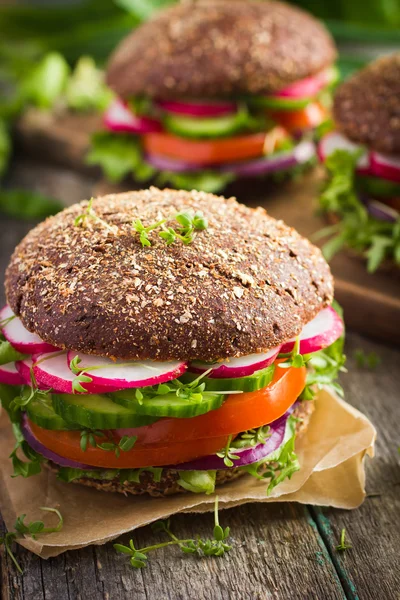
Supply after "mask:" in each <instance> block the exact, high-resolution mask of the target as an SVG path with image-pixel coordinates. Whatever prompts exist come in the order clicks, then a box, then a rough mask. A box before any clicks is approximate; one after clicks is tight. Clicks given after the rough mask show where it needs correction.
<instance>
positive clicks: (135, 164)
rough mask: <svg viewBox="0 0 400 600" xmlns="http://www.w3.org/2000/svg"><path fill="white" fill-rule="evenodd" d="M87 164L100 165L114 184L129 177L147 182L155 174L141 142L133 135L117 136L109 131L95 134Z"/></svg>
mask: <svg viewBox="0 0 400 600" xmlns="http://www.w3.org/2000/svg"><path fill="white" fill-rule="evenodd" d="M86 162H87V164H89V165H99V166H100V167H101V168H102V170H103V171H104V174H105V176H106V177H107V179H109V180H110V181H112V182H113V183H118V182H119V181H122V179H124V178H125V177H127V176H128V175H132V176H133V177H134V178H135V179H137V180H138V181H146V180H147V179H150V178H151V177H153V175H154V174H155V169H154V168H153V167H152V166H150V165H148V164H147V163H145V162H144V160H143V157H142V150H141V147H140V141H139V139H138V138H137V137H135V136H133V135H121V134H119V135H115V134H113V133H112V132H108V131H100V132H97V133H95V134H94V135H93V136H92V141H91V148H90V151H89V153H88V154H87V156H86Z"/></svg>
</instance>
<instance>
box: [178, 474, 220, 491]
mask: <svg viewBox="0 0 400 600" xmlns="http://www.w3.org/2000/svg"><path fill="white" fill-rule="evenodd" d="M215 476H216V471H179V479H178V483H179V485H180V486H181V487H183V488H184V489H185V490H188V491H189V492H193V493H195V494H212V493H213V492H214V490H215Z"/></svg>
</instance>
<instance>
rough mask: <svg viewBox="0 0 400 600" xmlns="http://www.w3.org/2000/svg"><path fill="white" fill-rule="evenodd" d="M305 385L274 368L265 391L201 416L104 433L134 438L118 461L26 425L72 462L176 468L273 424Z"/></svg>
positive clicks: (299, 375) (73, 436)
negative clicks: (246, 432)
mask: <svg viewBox="0 0 400 600" xmlns="http://www.w3.org/2000/svg"><path fill="white" fill-rule="evenodd" d="M277 362H279V361H277ZM305 381H306V369H305V367H301V368H294V367H291V368H289V369H280V368H279V366H277V368H276V369H275V373H274V377H273V379H272V382H271V383H270V385H269V386H268V387H266V388H264V389H262V390H258V391H256V392H248V393H244V394H232V395H231V396H229V398H228V399H227V400H226V401H225V403H224V404H223V405H222V406H221V407H220V408H218V409H217V410H213V411H211V412H209V413H207V414H205V415H200V416H199V417H194V418H191V419H176V418H166V419H160V420H159V421H156V422H155V423H153V424H152V425H148V426H146V427H140V428H137V429H130V430H116V431H112V432H109V435H110V436H112V438H113V439H114V440H115V441H118V440H119V439H120V438H121V437H122V436H123V435H125V434H129V435H136V436H137V437H138V439H137V441H136V444H135V446H134V447H133V448H132V450H129V451H128V452H121V453H120V456H119V457H117V456H115V454H114V452H112V451H106V450H101V449H100V448H93V447H92V446H89V445H88V447H87V449H86V451H82V450H81V448H80V432H79V431H50V430H47V429H43V428H41V427H39V426H38V425H35V424H34V423H32V422H31V421H30V422H29V423H30V426H31V428H32V431H33V433H34V435H35V436H36V437H37V439H38V440H39V441H40V442H41V443H42V444H43V445H44V446H46V448H48V449H49V450H52V451H53V452H55V453H57V454H59V455H60V456H64V457H66V458H70V459H72V460H75V461H78V462H83V463H86V464H90V465H93V466H97V467H105V468H139V467H145V466H146V467H149V466H153V467H155V466H162V465H167V464H179V463H181V462H186V461H189V460H193V459H195V458H199V457H201V456H207V455H208V454H215V452H218V450H220V449H221V448H223V447H224V446H225V445H226V443H227V440H228V436H229V435H236V434H237V433H239V432H240V431H244V430H246V429H252V428H256V427H260V426H261V425H266V424H268V423H271V422H272V421H275V419H278V418H279V417H280V416H282V415H283V414H284V413H285V412H286V411H287V410H288V408H289V407H290V406H291V405H292V404H293V403H294V402H295V401H296V399H297V398H298V396H299V395H300V394H301V392H302V390H303V388H304V385H305ZM102 441H104V439H103V438H99V439H98V442H99V443H101V442H102Z"/></svg>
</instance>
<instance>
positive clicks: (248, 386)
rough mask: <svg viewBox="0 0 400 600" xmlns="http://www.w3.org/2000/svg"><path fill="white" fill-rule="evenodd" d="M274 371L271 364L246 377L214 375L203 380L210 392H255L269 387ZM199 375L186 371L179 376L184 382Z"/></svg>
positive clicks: (188, 381)
mask: <svg viewBox="0 0 400 600" xmlns="http://www.w3.org/2000/svg"><path fill="white" fill-rule="evenodd" d="M274 371H275V365H270V366H269V367H265V369H260V370H259V371H256V372H255V373H253V374H252V375H247V376H246V377H236V378H232V379H230V378H221V379H216V378H215V379H214V378H213V377H206V378H204V379H202V381H204V382H205V384H206V391H210V392H214V391H215V392H218V391H220V392H230V391H232V392H234V391H241V392H255V391H257V390H261V389H262V388H264V387H267V385H268V384H269V383H271V381H272V377H273V376H274ZM198 377H199V376H198V375H197V374H196V373H184V374H183V375H182V376H181V377H180V378H179V381H182V382H183V383H190V382H191V381H193V380H194V379H197V378H198Z"/></svg>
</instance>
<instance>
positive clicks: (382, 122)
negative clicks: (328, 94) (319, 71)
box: [333, 52, 400, 154]
mask: <svg viewBox="0 0 400 600" xmlns="http://www.w3.org/2000/svg"><path fill="white" fill-rule="evenodd" d="M333 114H334V118H335V122H336V125H337V127H338V129H339V130H340V131H342V132H343V133H344V134H345V135H346V136H347V137H348V138H350V139H351V140H353V141H354V142H358V143H361V144H366V145H367V146H369V147H370V148H372V149H373V150H377V151H378V152H383V153H387V154H400V52H397V53H396V54H392V55H390V56H384V57H383V58H380V59H379V60H376V61H374V62H373V63H371V64H370V65H368V66H367V67H365V68H364V69H362V70H361V71H359V72H358V73H356V74H355V75H353V76H352V77H350V79H348V80H347V81H345V82H344V83H343V84H342V85H341V86H340V88H339V89H338V90H337V92H336V95H335V99H334V106H333Z"/></svg>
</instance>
